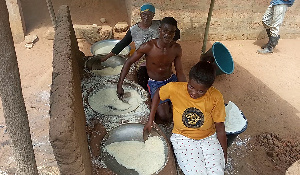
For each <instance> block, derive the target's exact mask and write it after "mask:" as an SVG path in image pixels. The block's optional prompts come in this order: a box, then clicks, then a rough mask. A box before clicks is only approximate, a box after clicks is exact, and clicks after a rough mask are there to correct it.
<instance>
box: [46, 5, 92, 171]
mask: <svg viewBox="0 0 300 175" xmlns="http://www.w3.org/2000/svg"><path fill="white" fill-rule="evenodd" d="M80 56H82V53H81V52H80V51H79V49H78V43H77V40H76V37H75V32H74V29H73V26H72V21H71V17H70V11H69V7H68V6H61V7H60V8H59V11H58V13H57V28H56V32H55V38H54V46H53V74H52V86H51V96H50V131H49V135H50V142H51V145H52V147H53V152H54V155H55V158H56V160H57V163H58V166H59V169H60V172H61V174H64V175H74V174H78V175H80V174H82V175H89V174H91V172H92V171H91V159H90V152H89V150H88V142H87V135H86V130H85V123H86V119H85V115H84V110H83V102H82V97H81V85H80V82H81V79H80V77H81V75H80V72H79V70H80V68H79V67H80V61H79V60H80V58H82V57H80Z"/></svg>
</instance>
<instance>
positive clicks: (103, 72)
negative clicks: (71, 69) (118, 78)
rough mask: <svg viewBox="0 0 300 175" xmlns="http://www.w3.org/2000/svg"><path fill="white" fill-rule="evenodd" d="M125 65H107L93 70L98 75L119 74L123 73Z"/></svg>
mask: <svg viewBox="0 0 300 175" xmlns="http://www.w3.org/2000/svg"><path fill="white" fill-rule="evenodd" d="M122 67H123V65H120V66H116V67H115V68H112V67H107V68H104V69H101V70H92V72H93V73H94V74H96V75H101V76H109V75H119V74H120V73H121V70H122Z"/></svg>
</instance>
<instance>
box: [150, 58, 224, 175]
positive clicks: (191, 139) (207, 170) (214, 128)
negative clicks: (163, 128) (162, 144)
mask: <svg viewBox="0 0 300 175" xmlns="http://www.w3.org/2000/svg"><path fill="white" fill-rule="evenodd" d="M215 76H216V74H215V69H214V66H213V65H212V64H210V63H208V62H204V61H200V62H199V63H197V64H196V65H194V66H193V67H192V69H191V70H190V72H189V81H188V82H170V83H168V84H166V85H165V86H162V87H161V88H160V89H159V90H158V91H156V93H155V95H154V97H153V99H152V105H151V112H150V117H149V120H148V122H147V123H146V125H145V127H144V130H148V131H150V130H151V127H152V125H153V122H154V118H155V112H156V109H157V106H158V104H159V102H160V100H165V99H170V100H171V102H172V105H173V121H174V128H173V130H172V136H171V138H170V140H171V142H172V146H173V149H174V153H175V156H176V159H177V162H178V164H179V166H180V168H181V169H182V171H183V172H184V174H187V175H198V174H199V175H200V174H217V175H221V174H224V168H225V161H226V159H227V139H226V133H225V126H224V121H225V115H226V113H225V106H224V100H223V95H222V94H221V93H220V91H218V90H217V89H216V88H214V87H213V86H212V84H213V83H214V81H215Z"/></svg>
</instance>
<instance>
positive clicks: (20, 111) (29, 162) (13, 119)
mask: <svg viewBox="0 0 300 175" xmlns="http://www.w3.org/2000/svg"><path fill="white" fill-rule="evenodd" d="M0 9H1V10H0V46H1V47H0V97H1V100H2V106H3V113H4V118H5V123H6V126H7V130H8V133H9V136H10V138H11V140H12V144H13V150H14V157H15V160H16V163H17V172H16V173H15V174H18V175H29V174H30V175H38V170H37V166H36V161H35V155H34V152H33V147H32V141H31V135H30V128H29V121H28V114H27V111H26V108H25V103H24V98H23V94H22V88H21V79H20V73H19V68H18V62H17V56H16V52H15V47H14V42H13V37H12V32H11V29H10V24H9V19H8V10H7V7H6V3H5V0H0Z"/></svg>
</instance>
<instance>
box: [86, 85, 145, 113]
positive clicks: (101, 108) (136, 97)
mask: <svg viewBox="0 0 300 175" xmlns="http://www.w3.org/2000/svg"><path fill="white" fill-rule="evenodd" d="M116 91H117V87H115V88H112V87H111V88H107V89H100V90H99V91H98V92H96V93H95V94H93V95H92V96H91V97H89V99H88V102H89V105H90V106H91V108H92V109H93V110H94V111H96V112H98V113H100V114H104V115H120V114H126V113H129V112H131V111H133V110H135V109H136V108H138V107H139V105H140V104H141V103H142V98H141V96H140V94H139V93H138V92H137V91H136V90H134V89H128V90H127V91H126V90H125V92H130V94H131V95H130V97H129V98H128V103H125V102H123V101H122V100H120V99H119V98H118V96H117V92H116Z"/></svg>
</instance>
